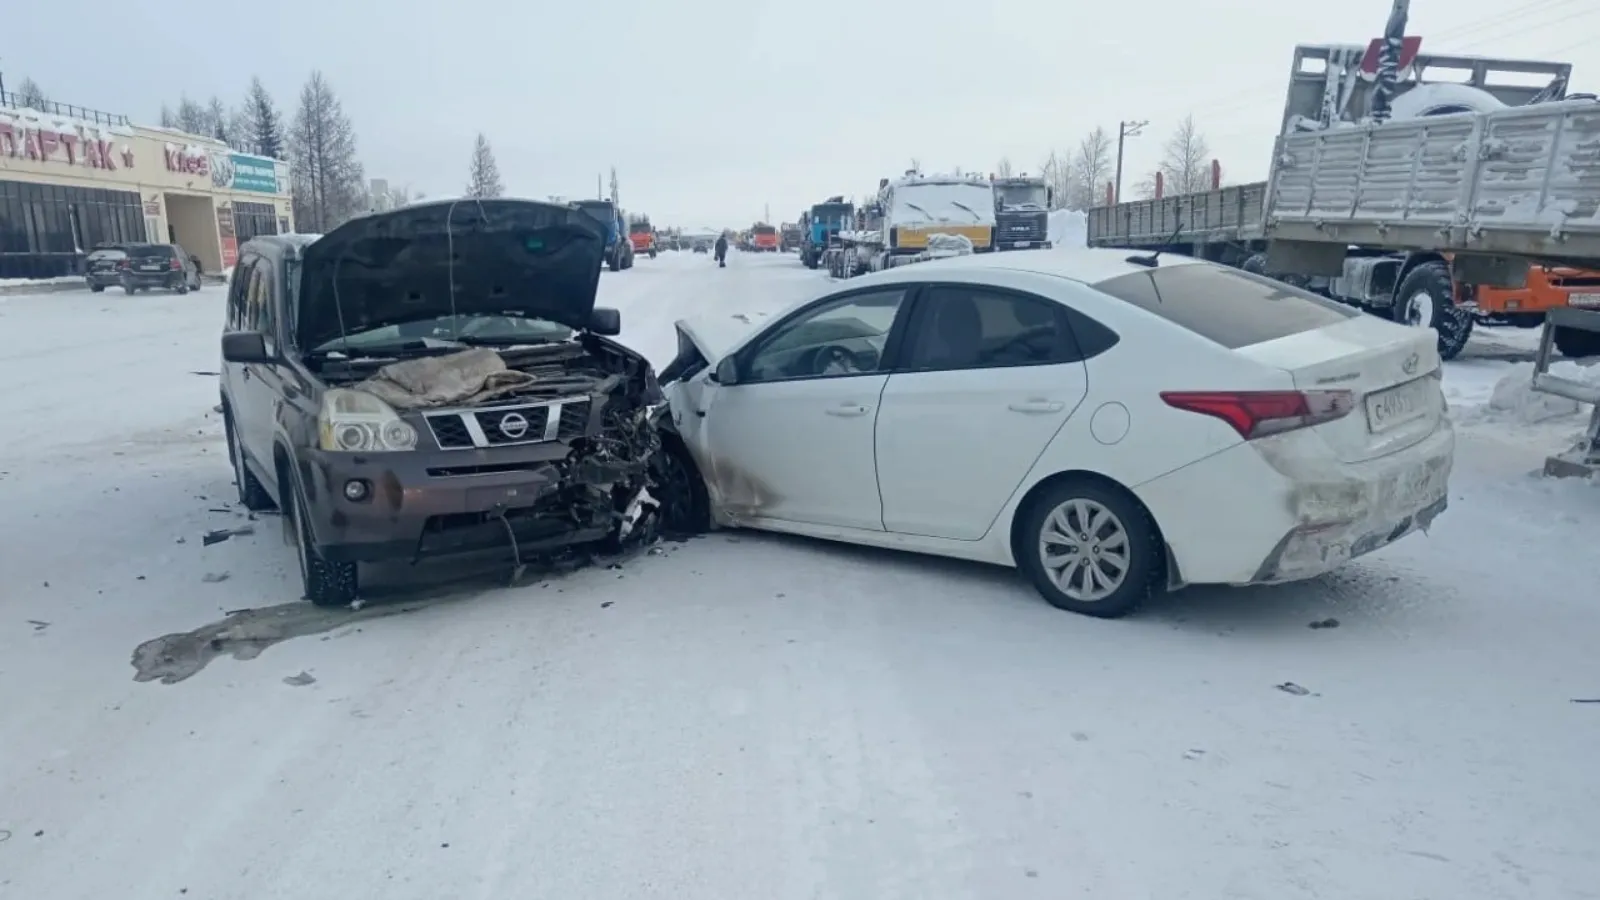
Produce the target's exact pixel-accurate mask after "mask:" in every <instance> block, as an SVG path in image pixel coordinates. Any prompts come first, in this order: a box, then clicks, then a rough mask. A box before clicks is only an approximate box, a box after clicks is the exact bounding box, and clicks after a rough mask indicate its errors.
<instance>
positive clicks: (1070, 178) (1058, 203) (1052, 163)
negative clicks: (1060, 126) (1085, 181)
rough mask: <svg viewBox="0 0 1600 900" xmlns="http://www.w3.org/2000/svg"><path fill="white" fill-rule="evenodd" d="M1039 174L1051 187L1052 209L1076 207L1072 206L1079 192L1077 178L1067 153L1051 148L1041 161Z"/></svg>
mask: <svg viewBox="0 0 1600 900" xmlns="http://www.w3.org/2000/svg"><path fill="white" fill-rule="evenodd" d="M1039 174H1040V175H1041V176H1042V177H1043V178H1044V183H1045V184H1047V185H1049V187H1050V191H1051V199H1050V208H1051V209H1067V208H1069V207H1071V208H1076V207H1072V200H1073V197H1075V196H1076V195H1077V193H1078V188H1077V178H1076V173H1075V172H1074V171H1073V168H1072V166H1071V164H1070V162H1069V160H1068V157H1067V155H1066V154H1064V153H1062V152H1061V151H1060V150H1051V151H1050V155H1049V156H1046V157H1045V158H1044V160H1043V161H1042V162H1040V163H1039Z"/></svg>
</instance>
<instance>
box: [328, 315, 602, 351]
mask: <svg viewBox="0 0 1600 900" xmlns="http://www.w3.org/2000/svg"><path fill="white" fill-rule="evenodd" d="M571 337H572V329H571V328H568V327H567V326H565V325H561V324H559V323H556V322H550V321H547V320H545V319H533V318H527V317H525V316H480V315H459V316H439V317H437V318H433V319H421V320H418V321H415V322H401V323H399V324H396V325H383V326H381V327H378V328H372V329H368V330H366V331H358V332H356V333H355V334H351V335H349V336H347V337H343V338H334V339H333V340H331V341H328V342H327V343H324V344H322V345H321V346H319V347H317V348H316V352H323V353H325V352H329V351H336V350H351V351H358V352H365V353H372V352H383V351H387V350H398V349H402V348H404V347H406V346H407V345H411V344H417V343H419V342H420V343H423V344H424V345H426V344H427V342H442V343H443V344H444V345H449V344H450V343H452V342H458V343H461V344H494V345H515V344H540V343H553V342H559V341H565V340H569V339H570V338H571Z"/></svg>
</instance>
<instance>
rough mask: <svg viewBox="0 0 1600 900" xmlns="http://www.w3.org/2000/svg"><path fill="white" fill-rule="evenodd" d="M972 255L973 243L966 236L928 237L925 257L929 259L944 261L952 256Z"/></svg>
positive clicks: (939, 235) (936, 235) (934, 235)
mask: <svg viewBox="0 0 1600 900" xmlns="http://www.w3.org/2000/svg"><path fill="white" fill-rule="evenodd" d="M971 253H972V241H971V239H969V238H968V237H967V236H966V235H964V234H939V233H936V234H930V235H928V249H927V250H926V251H924V252H923V254H922V255H923V256H925V257H927V258H929V259H944V258H946V257H950V256H969V255H971Z"/></svg>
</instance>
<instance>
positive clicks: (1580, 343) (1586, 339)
mask: <svg viewBox="0 0 1600 900" xmlns="http://www.w3.org/2000/svg"><path fill="white" fill-rule="evenodd" d="M1555 344H1556V349H1557V350H1560V351H1561V355H1562V356H1565V357H1567V358H1568V359H1580V358H1582V357H1585V356H1600V332H1597V331H1583V330H1581V329H1578V328H1557V329H1556V334H1555Z"/></svg>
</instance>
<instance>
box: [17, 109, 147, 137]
mask: <svg viewBox="0 0 1600 900" xmlns="http://www.w3.org/2000/svg"><path fill="white" fill-rule="evenodd" d="M0 122H5V123H6V124H9V125H12V126H13V127H15V126H16V125H18V124H20V125H22V126H23V127H26V128H43V129H48V130H51V131H76V132H78V133H79V134H94V135H98V136H99V138H100V139H101V140H109V137H107V136H108V135H115V136H117V137H130V136H132V134H133V129H132V128H131V127H129V126H127V125H111V124H107V123H105V122H94V121H91V120H89V119H80V118H78V117H77V116H66V115H61V114H60V113H50V112H43V111H41V110H37V109H33V108H32V107H27V106H22V107H0Z"/></svg>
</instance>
